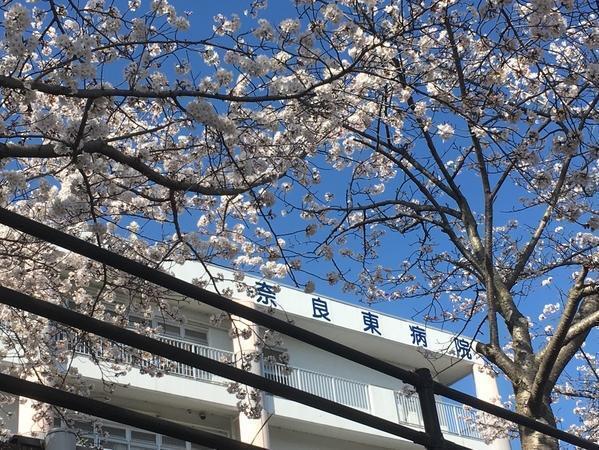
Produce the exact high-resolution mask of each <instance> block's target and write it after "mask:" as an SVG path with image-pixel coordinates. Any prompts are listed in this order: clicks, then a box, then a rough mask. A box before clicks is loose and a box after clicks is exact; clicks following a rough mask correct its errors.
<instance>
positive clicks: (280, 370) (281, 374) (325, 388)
mask: <svg viewBox="0 0 599 450" xmlns="http://www.w3.org/2000/svg"><path fill="white" fill-rule="evenodd" d="M264 376H265V377H266V378H270V379H271V380H275V381H278V382H280V383H284V384H286V385H288V386H292V387H294V388H297V389H301V390H302V391H306V392H309V393H311V394H314V395H318V396H320V397H324V398H327V399H329V400H332V401H334V402H337V403H341V404H343V405H346V406H351V407H352V408H357V409H363V410H366V411H368V410H370V402H369V399H368V385H367V384H364V383H359V382H357V381H352V380H347V379H345V378H339V377H334V376H331V375H326V374H324V373H319V372H314V371H311V370H306V369H300V368H298V367H290V366H285V365H284V364H279V363H270V362H265V363H264Z"/></svg>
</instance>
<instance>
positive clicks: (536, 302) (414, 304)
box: [172, 0, 599, 448]
mask: <svg viewBox="0 0 599 450" xmlns="http://www.w3.org/2000/svg"><path fill="white" fill-rule="evenodd" d="M172 3H173V4H174V5H175V6H176V7H177V9H178V11H179V12H181V11H185V10H188V11H190V12H191V16H190V21H191V30H192V31H191V33H192V38H195V37H197V38H203V37H206V36H207V35H208V34H209V33H210V32H211V29H212V23H213V22H212V20H213V16H214V15H216V14H217V13H223V14H225V15H230V14H231V13H237V14H239V15H240V16H241V17H242V22H243V12H244V10H245V9H247V8H248V7H249V3H250V2H249V1H247V0H245V1H244V0H229V1H224V2H214V1H206V0H204V1H198V2H189V1H184V0H178V1H173V2H172ZM260 14H261V16H265V17H268V18H269V19H271V20H272V21H273V22H277V21H278V20H280V19H282V18H286V17H290V16H294V14H295V9H294V8H293V6H292V2H291V1H290V0H276V1H275V0H271V2H270V5H269V8H267V9H266V10H265V11H262V12H261V13H260ZM328 175H329V176H330V177H331V178H330V179H329V180H326V181H324V182H323V183H327V182H328V183H330V184H335V177H336V175H335V174H334V173H330V174H328ZM337 188H338V189H343V186H337ZM478 188H479V186H477V189H478ZM514 195H516V193H515V192H514ZM508 197H509V196H508ZM505 200H506V203H505V205H501V204H500V205H499V206H500V208H499V212H498V217H497V222H498V223H502V222H505V221H507V220H509V219H510V207H509V206H510V203H509V201H511V198H505ZM503 206H505V208H504V209H502V207H503ZM537 213H538V211H534V210H531V211H530V212H529V213H528V214H529V215H530V219H531V220H534V219H536V218H537ZM521 217H522V216H521ZM524 217H526V216H524ZM289 220H293V219H289ZM289 225H290V227H294V226H295V225H296V224H295V223H290V224H289ZM556 225H557V224H554V226H556ZM409 244H410V242H409V241H407V240H406V243H405V248H397V247H393V248H388V250H387V252H384V253H383V254H381V258H382V259H383V260H384V259H388V260H393V259H395V260H397V259H399V258H398V255H401V253H402V252H406V251H409V247H408V245H409ZM400 247H401V245H400ZM399 257H401V256H399ZM313 270H318V265H316V266H315V267H314V268H313ZM568 278H569V273H566V272H565V271H564V273H563V274H561V275H558V276H554V280H553V283H552V284H551V285H548V286H534V289H532V290H531V294H530V296H529V297H528V298H527V299H526V301H525V303H524V304H522V305H521V308H522V310H523V312H524V313H525V314H528V315H530V316H531V319H532V320H533V321H535V322H536V321H537V316H538V314H539V312H540V309H542V305H544V304H546V303H549V302H553V303H555V302H556V301H558V299H559V296H558V294H559V290H560V287H563V288H564V289H565V286H568V285H569V284H570V283H569V279H568ZM284 282H285V283H286V284H292V283H291V282H290V280H284ZM317 291H318V292H319V293H321V294H323V295H328V296H331V297H335V298H339V299H342V300H344V301H348V302H354V303H357V302H360V300H361V299H359V298H357V297H356V296H352V295H348V294H345V293H343V292H341V289H340V286H338V285H336V286H330V285H328V284H327V283H324V282H323V283H319V284H318V285H317ZM425 303H426V299H421V300H402V301H401V302H389V303H377V304H374V305H372V306H371V307H372V308H374V309H377V310H380V311H382V312H385V313H389V314H393V315H397V316H401V317H405V318H414V317H416V316H417V315H418V313H419V312H420V310H421V309H422V307H423V306H424V304H425ZM448 327H449V328H450V329H451V331H454V332H455V331H459V326H458V328H456V326H454V327H453V329H452V326H451V325H448ZM469 331H473V330H472V329H470V330H469ZM466 334H468V332H467V333H466ZM597 337H598V333H597V331H595V332H594V334H592V336H591V339H589V340H588V342H587V345H586V351H587V352H589V353H591V354H595V353H596V352H597V351H598V350H599V345H598V344H597V341H599V339H597ZM480 340H483V341H484V340H485V336H484V335H483V336H481V337H480ZM570 370H571V369H570ZM457 387H458V388H459V389H462V390H464V391H466V392H468V393H473V386H472V382H471V380H468V379H466V380H463V381H462V382H460V383H458V385H457ZM501 390H502V393H503V394H504V400H505V399H507V394H508V393H510V392H511V387H510V386H509V384H508V383H507V382H506V381H504V380H502V381H501ZM554 409H555V412H556V415H557V416H558V417H563V418H564V421H565V423H566V424H568V423H573V421H575V420H576V418H575V416H574V415H573V414H572V411H571V410H572V402H564V401H560V402H559V403H557V404H554ZM515 448H517V445H516V446H515Z"/></svg>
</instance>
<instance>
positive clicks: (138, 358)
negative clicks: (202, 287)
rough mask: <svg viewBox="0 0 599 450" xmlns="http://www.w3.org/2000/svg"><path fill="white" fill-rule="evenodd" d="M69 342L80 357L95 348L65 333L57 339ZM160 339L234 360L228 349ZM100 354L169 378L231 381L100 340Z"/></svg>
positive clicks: (203, 354) (194, 350) (184, 347)
mask: <svg viewBox="0 0 599 450" xmlns="http://www.w3.org/2000/svg"><path fill="white" fill-rule="evenodd" d="M61 339H67V342H68V346H69V348H70V349H74V350H75V352H76V353H77V354H80V355H91V354H92V349H91V347H90V345H89V343H88V342H85V341H78V342H74V340H73V339H72V338H69V337H68V336H67V335H66V333H64V332H63V333H59V335H58V337H57V338H56V340H61ZM157 339H159V340H160V341H162V342H164V343H166V344H169V345H172V346H173V347H177V348H180V349H182V350H186V351H188V352H192V353H195V354H196V355H200V356H204V357H206V358H210V359H214V360H216V361H220V362H224V363H229V362H232V361H233V352H229V351H226V350H220V349H217V348H213V347H208V346H206V345H201V344H196V343H194V342H188V341H184V340H182V339H176V338H172V337H165V336H158V337H157ZM95 353H96V354H97V355H99V356H100V355H103V356H106V355H107V354H110V355H111V356H112V357H113V358H114V359H115V360H116V362H117V363H121V364H130V365H132V366H137V367H141V368H145V369H148V368H150V367H152V366H154V367H156V368H158V369H160V370H164V371H165V372H167V373H168V374H169V375H178V376H182V377H185V378H191V379H194V380H203V381H211V382H215V383H227V382H228V380H226V379H225V378H222V377H219V376H215V375H213V374H211V373H210V372H206V371H204V370H200V369H197V368H195V367H191V366H188V365H185V364H181V363H177V362H170V361H165V360H160V359H159V358H156V357H154V356H152V355H144V353H143V352H139V351H138V350H132V351H126V350H125V349H124V348H123V347H122V346H120V345H118V344H115V343H112V342H109V341H105V340H102V341H100V344H99V347H98V348H96V349H95Z"/></svg>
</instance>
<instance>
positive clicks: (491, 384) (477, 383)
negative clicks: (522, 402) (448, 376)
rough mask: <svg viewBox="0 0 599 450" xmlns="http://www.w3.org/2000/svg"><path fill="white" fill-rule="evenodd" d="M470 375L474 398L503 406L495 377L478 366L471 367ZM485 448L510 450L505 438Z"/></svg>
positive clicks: (496, 440)
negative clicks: (472, 381) (472, 379)
mask: <svg viewBox="0 0 599 450" xmlns="http://www.w3.org/2000/svg"><path fill="white" fill-rule="evenodd" d="M472 375H473V376H474V388H475V390H476V396H477V397H478V398H480V399H481V400H484V401H486V402H489V403H493V404H495V405H498V406H503V405H502V403H501V396H500V395H499V387H498V386H497V377H495V376H494V375H493V374H492V373H489V371H488V370H486V369H485V368H483V366H481V365H480V364H474V365H473V366H472ZM487 448H489V449H491V450H511V446H510V440H509V439H507V438H500V439H495V440H494V441H493V442H491V443H490V444H489V445H488V446H487Z"/></svg>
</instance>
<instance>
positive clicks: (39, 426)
mask: <svg viewBox="0 0 599 450" xmlns="http://www.w3.org/2000/svg"><path fill="white" fill-rule="evenodd" d="M18 402H19V407H18V410H17V433H16V434H19V435H22V436H33V437H40V436H43V435H44V434H45V433H46V431H48V430H49V429H50V427H51V424H50V423H49V422H48V421H46V420H45V419H43V418H41V419H38V418H37V417H36V416H38V415H39V413H40V410H39V409H36V408H34V407H33V401H32V400H29V399H28V398H25V397H19V400H18ZM44 407H45V405H42V408H44Z"/></svg>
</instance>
